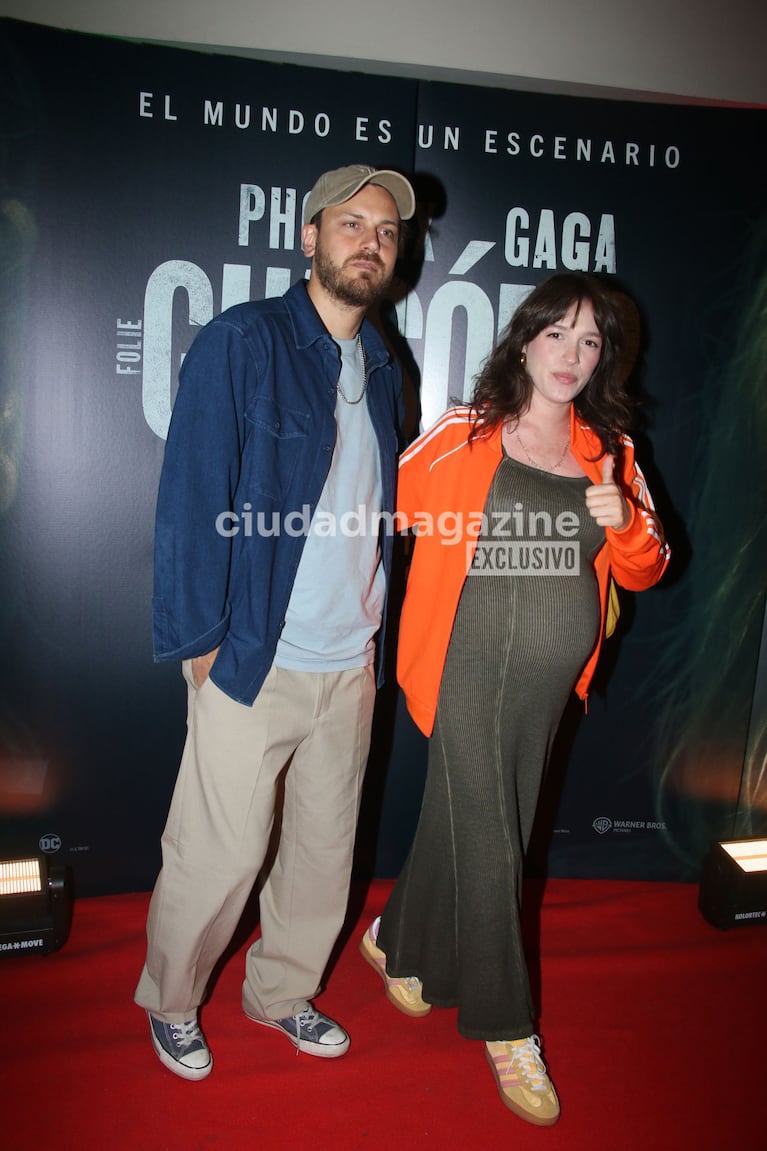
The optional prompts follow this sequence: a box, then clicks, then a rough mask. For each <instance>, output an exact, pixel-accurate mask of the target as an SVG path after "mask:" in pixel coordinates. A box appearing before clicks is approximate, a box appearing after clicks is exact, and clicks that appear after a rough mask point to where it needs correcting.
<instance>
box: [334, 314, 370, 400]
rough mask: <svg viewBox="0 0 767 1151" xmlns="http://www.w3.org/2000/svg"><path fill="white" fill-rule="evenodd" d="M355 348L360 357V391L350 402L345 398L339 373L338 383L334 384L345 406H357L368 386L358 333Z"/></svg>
mask: <svg viewBox="0 0 767 1151" xmlns="http://www.w3.org/2000/svg"><path fill="white" fill-rule="evenodd" d="M357 347H358V348H359V350H360V356H361V357H362V391H361V392H360V394H359V395H358V396H357V399H356V400H350V399H349V397H348V396H347V394H346V392H345V391H344V390H343V388H342V387H341V373H340V372H339V374H338V383H337V384H336V391H337V392H338V394H339V396H340V397H341V399H342V400H346V402H347V404H352V405H354V404H358V403H359V402H360V400H361V399H362V397H363V396H364V395H365V392H366V390H367V386H368V373H367V364H366V363H365V348H364V346H363V343H362V340H361V338H360V335H359V332H358V333H357Z"/></svg>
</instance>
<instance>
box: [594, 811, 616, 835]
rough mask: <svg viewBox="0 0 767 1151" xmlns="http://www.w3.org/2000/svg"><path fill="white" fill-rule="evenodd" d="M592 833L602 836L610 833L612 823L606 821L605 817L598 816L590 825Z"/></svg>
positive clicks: (609, 820)
mask: <svg viewBox="0 0 767 1151" xmlns="http://www.w3.org/2000/svg"><path fill="white" fill-rule="evenodd" d="M591 826H592V827H593V828H594V831H598V832H599V834H600V835H604V834H605V833H606V832H608V831H612V826H613V821H612V820H611V819H608V818H607V816H606V815H600V816H599V817H598V818H597V819H595V820H594V822H593V823H592V825H591Z"/></svg>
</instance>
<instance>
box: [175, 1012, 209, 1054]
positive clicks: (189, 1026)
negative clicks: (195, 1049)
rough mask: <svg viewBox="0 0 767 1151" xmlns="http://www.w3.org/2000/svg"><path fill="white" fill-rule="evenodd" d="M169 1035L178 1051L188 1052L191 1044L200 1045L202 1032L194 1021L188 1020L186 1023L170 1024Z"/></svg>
mask: <svg viewBox="0 0 767 1151" xmlns="http://www.w3.org/2000/svg"><path fill="white" fill-rule="evenodd" d="M171 1034H172V1036H173V1041H174V1043H175V1044H176V1046H177V1047H178V1048H179V1050H180V1051H186V1050H188V1048H190V1047H191V1046H192V1044H193V1043H202V1032H201V1031H200V1025H199V1024H198V1022H197V1020H196V1019H189V1020H187V1022H186V1023H172V1024H171Z"/></svg>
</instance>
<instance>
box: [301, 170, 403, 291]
mask: <svg viewBox="0 0 767 1151" xmlns="http://www.w3.org/2000/svg"><path fill="white" fill-rule="evenodd" d="M399 229H400V222H399V215H398V212H397V205H396V204H395V202H394V199H393V197H392V196H391V195H390V194H389V193H388V192H387V191H386V189H385V188H381V187H379V186H378V185H377V184H366V185H365V187H364V188H361V189H360V191H359V192H357V193H356V195H354V196H352V197H351V199H350V200H346V202H345V203H343V204H338V205H336V206H335V207H333V208H325V210H324V211H323V213H322V219H321V220H320V226H319V227H317V226H316V225H315V224H306V225H304V228H303V231H302V240H303V245H304V252H305V254H306V255H307V256H310V257H312V275H313V276H315V277H316V278H317V280H318V281H319V283H320V285H321V286H322V287H323V288H324V290H325V291H326V292H328V294H329V295H331V296H333V298H334V299H336V300H338V301H339V302H341V303H344V304H350V305H351V306H352V307H367V306H368V305H369V304H372V303H373V301H374V300H377V299H378V297H379V296H380V295H381V294H382V292H383V291H384V289H385V288H386V287H387V285H388V284H389V283H390V281H391V278H392V276H393V274H394V265H395V263H396V260H397V250H398V244H399Z"/></svg>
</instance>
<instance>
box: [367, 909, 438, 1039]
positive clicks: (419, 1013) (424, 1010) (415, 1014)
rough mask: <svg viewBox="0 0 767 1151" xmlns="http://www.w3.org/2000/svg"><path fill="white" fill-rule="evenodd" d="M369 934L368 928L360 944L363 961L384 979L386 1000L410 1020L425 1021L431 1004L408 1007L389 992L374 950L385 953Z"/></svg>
mask: <svg viewBox="0 0 767 1151" xmlns="http://www.w3.org/2000/svg"><path fill="white" fill-rule="evenodd" d="M369 932H370V928H368V929H367V931H366V932H365V934H364V935H363V936H362V941H361V942H360V955H361V956H362V958H363V959H365V960H367V962H368V963H369V964H370V966H371V967H372V968H373V970H374V971H377V972H378V974H379V975H380V976H381V978H382V979H383V984H384V990H385V991H386V998H387V999H388V1000H389V1002H390V1003H391V1004H392V1005H393V1006H394V1007H396V1008H397V1010H398V1011H401V1012H402V1014H403V1015H407V1017H408V1019H425V1018H426V1016H427V1015H428V1014H429V1013H430V1012H431V1003H425V1004H424V1006H423V1007H407V1006H406V1005H405V1004H404V1003H400V1001H399V1000H398V999H397V998H396V997H395V996H394V995H393V994H392V992H391V991H390V990H389V984H388V983H387V982H386V980H387V975H386V970H385V968H384V967H382V966H381V964H380V963H379V962H378V960H377V958H376V955H375V952H374V951H373V948H375V951H377V952H379V954H380V955H383V952H382V951H381V949H380V947H376V945H375V943H373V940H372V939H371V938H370V934H369Z"/></svg>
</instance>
